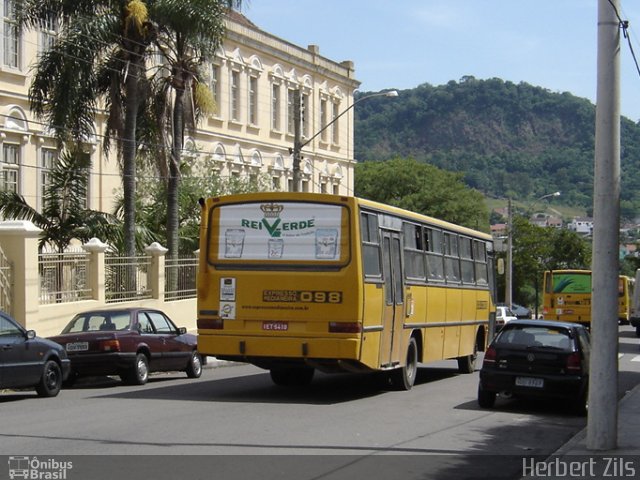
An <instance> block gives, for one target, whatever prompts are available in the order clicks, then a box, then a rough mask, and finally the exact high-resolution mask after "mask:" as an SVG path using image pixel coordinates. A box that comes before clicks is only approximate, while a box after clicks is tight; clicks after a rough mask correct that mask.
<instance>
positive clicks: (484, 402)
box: [478, 384, 496, 408]
mask: <svg viewBox="0 0 640 480" xmlns="http://www.w3.org/2000/svg"><path fill="white" fill-rule="evenodd" d="M495 403H496V392H488V391H487V390H485V389H484V388H482V384H480V385H478V405H480V406H481V407H482V408H493V406H494V405H495Z"/></svg>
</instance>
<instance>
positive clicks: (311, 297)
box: [300, 292, 342, 303]
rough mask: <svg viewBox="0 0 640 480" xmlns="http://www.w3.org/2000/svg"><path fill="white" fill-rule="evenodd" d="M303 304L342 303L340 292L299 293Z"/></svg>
mask: <svg viewBox="0 0 640 480" xmlns="http://www.w3.org/2000/svg"><path fill="white" fill-rule="evenodd" d="M300 301H301V302H303V303H342V292H300Z"/></svg>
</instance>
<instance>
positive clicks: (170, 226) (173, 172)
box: [166, 75, 186, 292]
mask: <svg viewBox="0 0 640 480" xmlns="http://www.w3.org/2000/svg"><path fill="white" fill-rule="evenodd" d="M185 76H186V75H185ZM179 83H180V85H179V86H178V87H176V86H175V85H174V89H175V99H174V108H173V141H172V146H171V158H170V160H169V179H168V181H167V225H166V227H167V248H168V249H169V252H168V258H170V259H175V258H178V253H179V242H180V236H179V232H178V230H179V215H180V211H179V195H180V183H181V182H180V180H181V179H180V157H181V155H182V147H183V145H184V98H185V83H186V82H179ZM171 271H172V272H174V271H175V269H172V270H171ZM176 273H177V272H176ZM177 287H178V276H177V275H174V274H172V275H170V276H169V278H167V288H168V290H169V291H172V292H174V291H176V289H177Z"/></svg>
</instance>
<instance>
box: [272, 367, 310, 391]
mask: <svg viewBox="0 0 640 480" xmlns="http://www.w3.org/2000/svg"><path fill="white" fill-rule="evenodd" d="M314 372H315V370H314V369H313V368H310V367H290V368H272V369H271V370H269V374H270V375H271V380H273V383H275V384H276V385H279V386H281V387H304V386H306V385H309V384H310V383H311V380H312V379H313V374H314Z"/></svg>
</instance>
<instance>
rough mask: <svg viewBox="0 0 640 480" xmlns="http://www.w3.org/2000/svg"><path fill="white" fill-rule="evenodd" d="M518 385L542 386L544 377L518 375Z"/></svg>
mask: <svg viewBox="0 0 640 480" xmlns="http://www.w3.org/2000/svg"><path fill="white" fill-rule="evenodd" d="M516 385H517V386H518V387H533V388H542V387H544V379H543V378H531V377H516Z"/></svg>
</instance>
